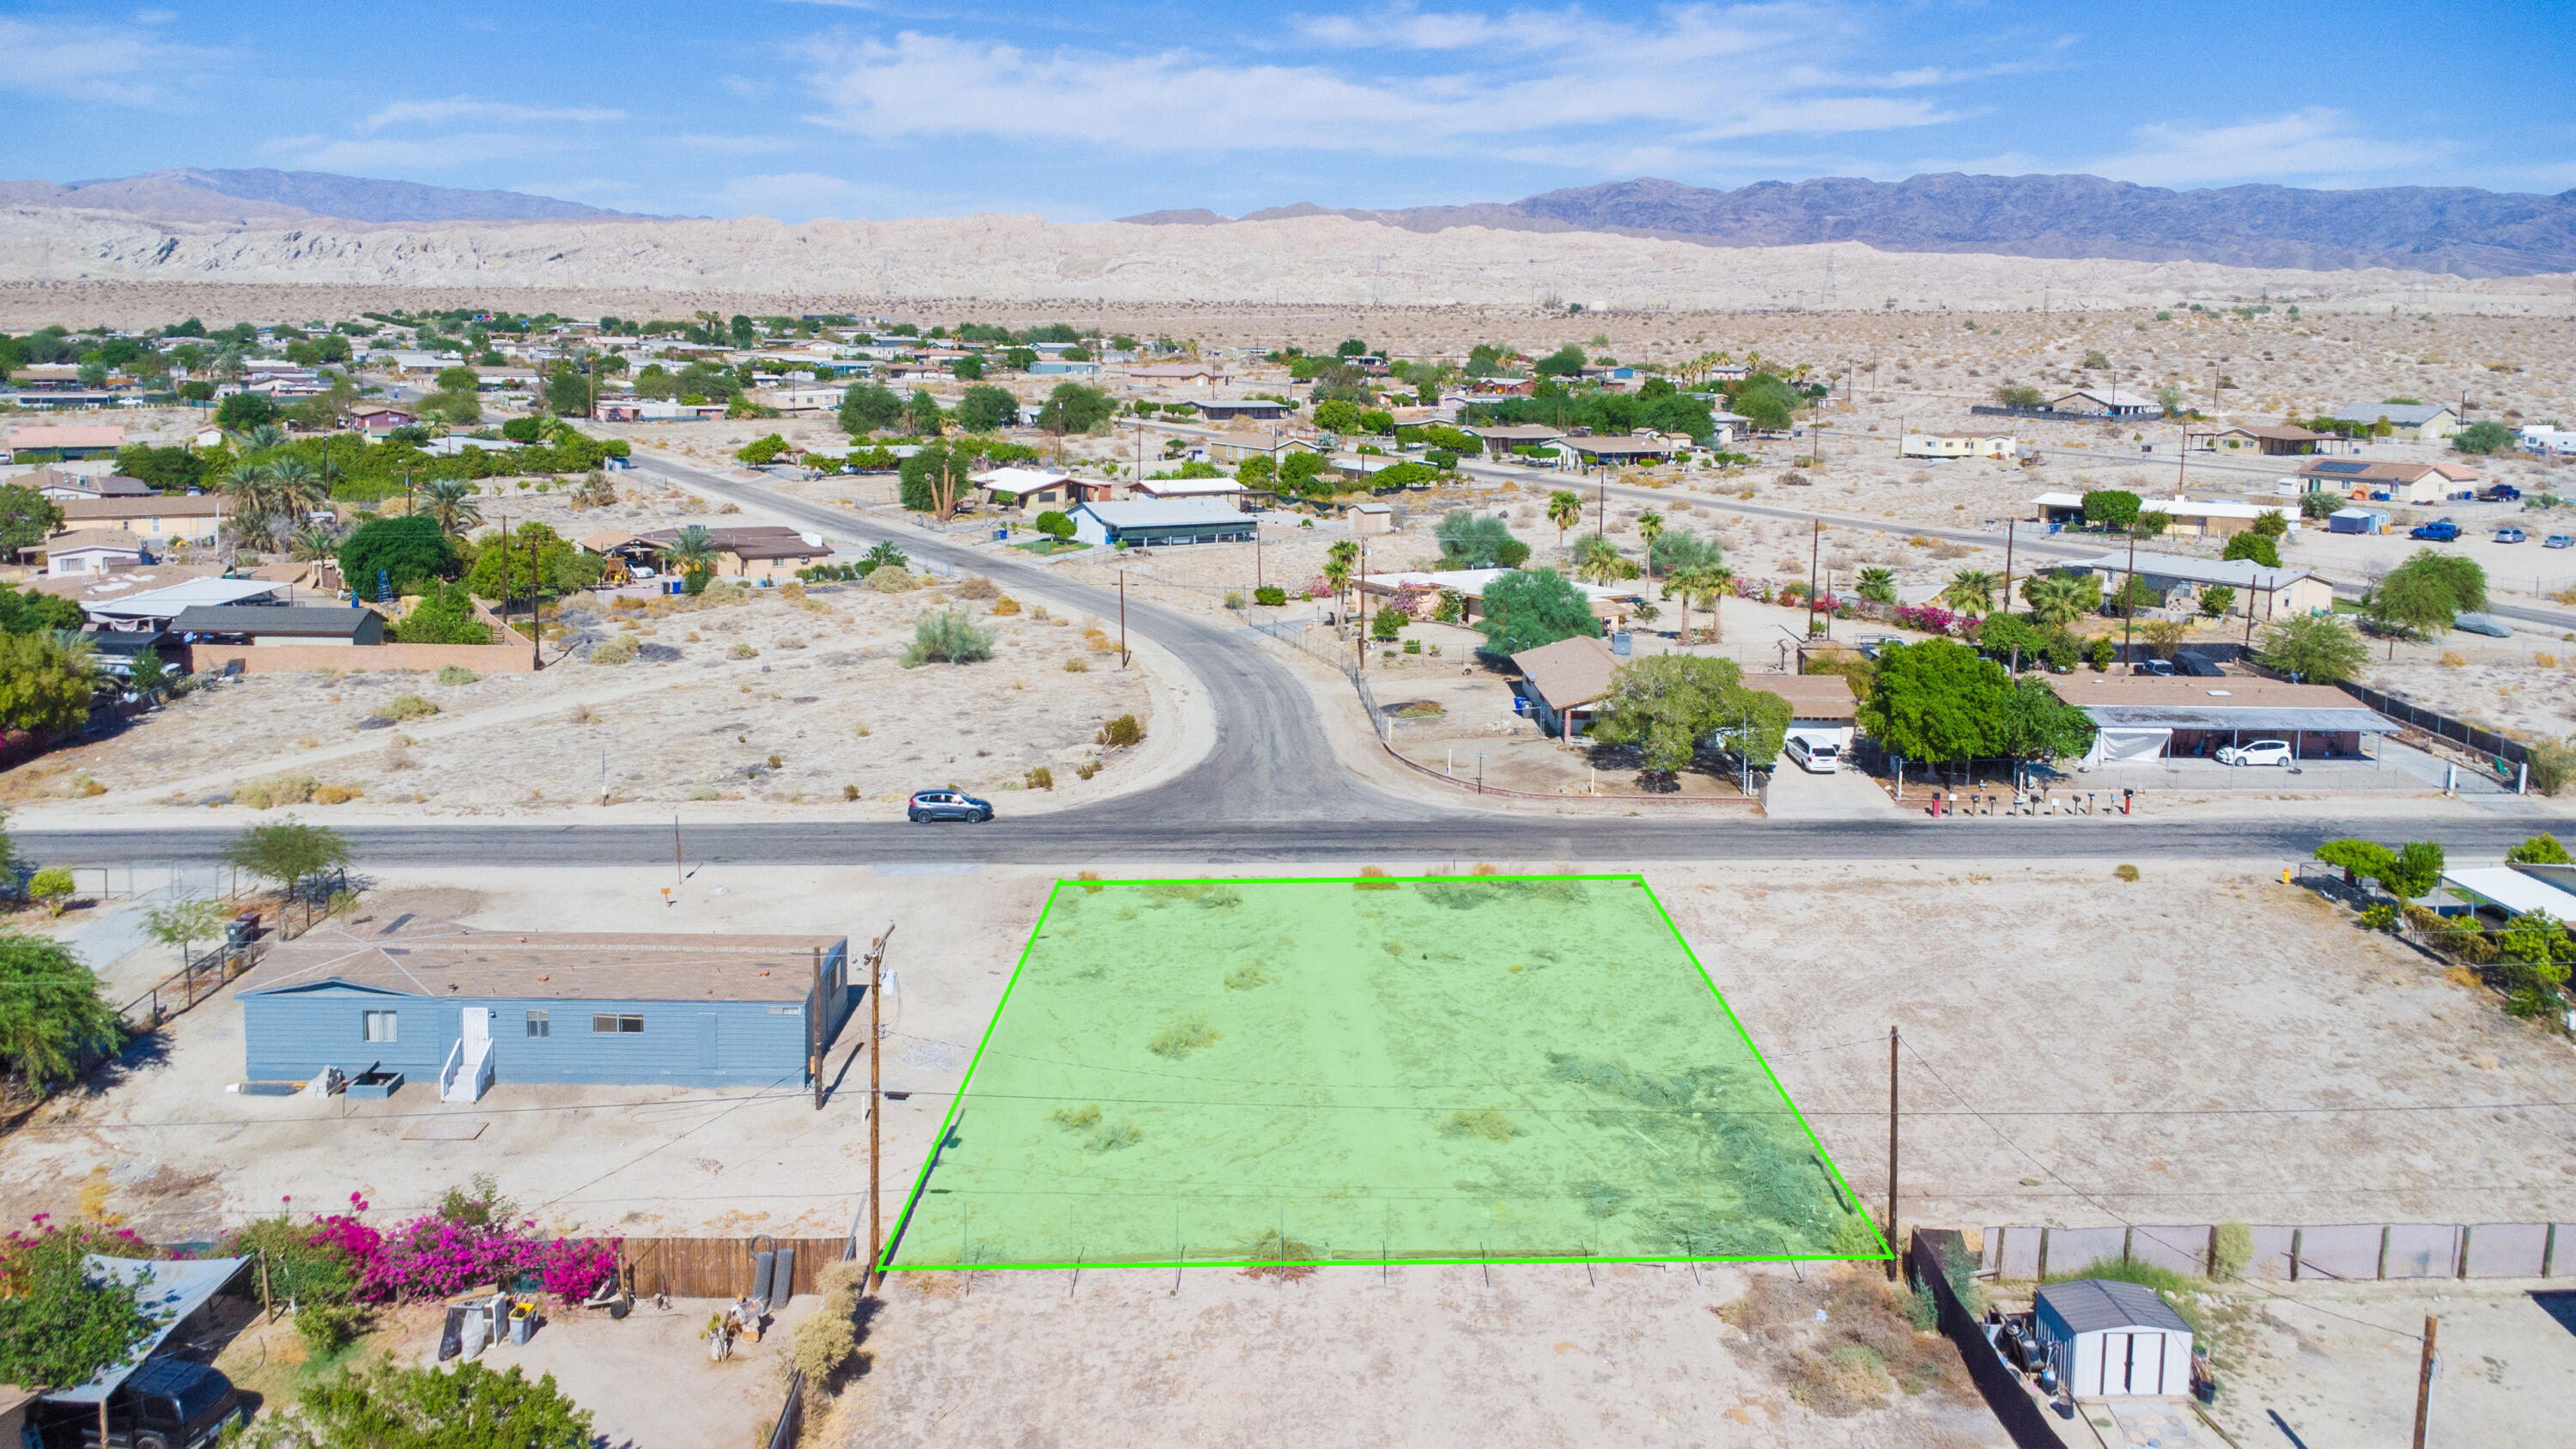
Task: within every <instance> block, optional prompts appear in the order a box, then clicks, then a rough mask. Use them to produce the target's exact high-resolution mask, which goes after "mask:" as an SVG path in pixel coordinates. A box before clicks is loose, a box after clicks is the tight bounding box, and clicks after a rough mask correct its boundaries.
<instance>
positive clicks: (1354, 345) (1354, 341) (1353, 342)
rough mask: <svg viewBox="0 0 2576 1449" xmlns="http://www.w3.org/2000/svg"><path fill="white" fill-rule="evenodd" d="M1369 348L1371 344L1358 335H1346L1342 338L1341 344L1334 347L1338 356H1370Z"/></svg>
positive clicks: (1334, 353)
mask: <svg viewBox="0 0 2576 1449" xmlns="http://www.w3.org/2000/svg"><path fill="white" fill-rule="evenodd" d="M1368 350H1369V345H1368V344H1367V343H1365V342H1362V341H1361V340H1360V339H1358V338H1356V337H1346V338H1344V339H1342V345H1341V346H1339V347H1336V348H1334V349H1333V355H1334V356H1336V357H1366V356H1368Z"/></svg>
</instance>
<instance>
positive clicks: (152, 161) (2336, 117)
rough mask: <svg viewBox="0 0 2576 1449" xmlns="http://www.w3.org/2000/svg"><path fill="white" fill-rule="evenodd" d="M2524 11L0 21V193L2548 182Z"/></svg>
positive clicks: (2376, 4)
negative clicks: (1995, 180) (307, 182)
mask: <svg viewBox="0 0 2576 1449" xmlns="http://www.w3.org/2000/svg"><path fill="white" fill-rule="evenodd" d="M2571 59H2576V25H2571V24H2570V23H2569V22H2568V16H2567V12H2566V10H2565V8H2564V0H2561V3H2560V4H2556V5H2544V4H2518V3H2494V4H2483V5H2439V4H2433V5H2427V4H2413V5H2399V4H2392V3H2380V0H2357V3H2346V4H2337V5H2331V6H2329V5H2263V4H2247V3H2244V0H2236V3H2228V4H2220V3H2208V0H2184V3H2173V4H2163V5H2151V6H2138V5H2126V6H2109V7H2085V6H2064V5H2047V6H2042V5H2033V4H2005V3H1991V4H1957V3H1915V4H1839V3H1811V4H1810V3H1791V4H1770V5H1734V6H1729V5H1614V4H1586V5H1549V4H1542V5H1532V6H1529V7H1527V8H1518V9H1506V8H1462V7H1455V6H1453V5H1450V4H1446V3H1429V4H1402V3H1398V4H1391V5H1380V6H1372V7H1366V8H1354V7H1350V6H1347V5H1345V6H1338V7H1337V6H1334V5H1330V4H1314V5H1301V4H1300V3H1299V0H1288V3H1287V4H1285V5H1282V6H1277V7H1273V6H1268V5H1263V6H1239V5H1230V4H1223V3H1188V4H1184V3H1178V0H1146V3H1132V4H1105V3H1104V4H1087V5H1066V4H1061V3H1055V4H1017V3H1005V4H969V5H959V6H931V5H925V4H915V3H911V0H714V3H709V0H698V3H693V4H669V3H661V0H629V3H623V4H618V5H614V6H607V5H569V4H561V3H545V0H515V3H508V4H503V3H495V0H435V3H427V4H424V3H420V0H409V3H403V4H378V3H372V0H341V3H335V4H313V3H298V0H259V3H238V4H222V5H213V4H209V5H181V6H177V7H169V8H147V9H137V10H117V9H113V8H110V7H103V6H100V5H96V4H81V5H73V4H57V3H51V0H8V3H7V4H6V5H5V6H0V90H5V91H6V92H8V95H7V97H6V102H7V107H8V120H7V123H6V125H7V131H8V133H9V145H8V150H9V152H10V157H11V159H10V160H9V161H8V162H6V163H0V170H5V171H7V173H8V174H9V175H12V176H18V177H26V176H40V177H43V178H45V179H49V180H56V181H68V180H75V179H87V178H94V177H105V176H122V175H128V174H132V173H134V172H139V171H148V170H152V169H155V168H158V167H163V166H209V167H247V166H275V167H281V168H286V169H303V170H316V171H338V172H345V173H349V174H354V175H363V176H382V177H395V178H401V179H406V180H413V181H423V182H429V183H433V184H437V185H445V186H472V187H504V188H510V189H516V190H524V191H535V192H542V193H545V194H548V195H554V196H562V197H569V198H572V199H575V200H580V201H586V202H590V203H592V204H594V205H600V206H609V207H616V208H619V209H621V210H631V211H650V212H662V213H679V214H690V215H709V216H739V215H745V214H750V213H755V212H756V213H760V214H763V215H768V216H773V217H778V218H780V219H783V220H789V221H802V220H806V219H809V218H812V217H816V216H842V217H878V218H883V217H896V216H917V215H965V214H970V213H973V212H979V211H1001V212H1035V213H1039V214H1041V215H1044V216H1047V217H1049V218H1051V219H1054V220H1059V221H1085V220H1096V219H1099V218H1104V217H1114V216H1121V215H1126V214H1129V213H1132V212H1138V211H1145V210H1152V209H1156V208H1162V207H1173V208H1181V207H1193V206H1204V207H1208V208H1210V209H1212V210H1216V211H1220V212H1225V213H1227V214H1239V213H1241V212H1244V211H1247V210H1251V209H1253V208H1256V207H1262V206H1272V205H1282V204H1286V203H1288V202H1293V201H1316V202H1320V203H1323V204H1325V205H1328V206H1410V205H1423V204H1437V203H1449V202H1469V201H1509V200H1514V199H1517V198H1519V197H1522V196H1526V195H1529V194H1531V193H1534V192H1539V191H1545V190H1550V189H1553V188H1556V187H1561V186H1581V185H1587V184H1590V183H1593V182H1597V181H1609V180H1618V179H1624V178H1627V177H1631V176H1638V175H1654V176H1663V177H1668V178H1671V179H1673V180H1677V181H1686V182H1692V183H1696V184H1700V185H1707V186H1739V185H1742V184H1744V183H1746V182H1750V181H1760V180H1798V179H1803V178H1805V177H1810V176H1867V177H1875V178H1879V179H1882V180H1895V179H1900V178H1903V177H1906V176H1910V175H1914V174H1917V173H1920V172H1927V171H1970V172H1985V173H1997V174H2018V173H2023V172H2032V171H2083V172H2091V173H2094V174H2097V175H2103V176H2111V177H2116V178H2119V179H2123V180H2129V181H2137V182H2141V183H2146V184H2151V185H2160V186H2176V187H2196V186H2225V185H2233V184H2237V183H2241V182H2280V183H2285V184H2289V185H2299V186H2328V187H2345V186H2381V185H2469V186H2484V187H2489V188H2492V189H2497V190H2510V191H2544V192H2557V191H2563V190H2566V189H2569V188H2571V187H2576V101H2571V99H2570V95H2571V89H2570V87H2569V86H2568V84H2567V77H2568V75H2569V74H2570V61H2571Z"/></svg>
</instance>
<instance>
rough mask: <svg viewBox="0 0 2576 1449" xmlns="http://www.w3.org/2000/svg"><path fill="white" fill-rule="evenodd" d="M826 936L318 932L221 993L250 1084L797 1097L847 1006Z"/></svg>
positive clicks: (839, 953) (849, 999)
mask: <svg viewBox="0 0 2576 1449" xmlns="http://www.w3.org/2000/svg"><path fill="white" fill-rule="evenodd" d="M848 971H849V942H848V940H847V938H845V937H838V936H826V935H816V936H750V935H744V936H733V935H724V936H718V935H686V936H683V935H658V934H653V933H649V932H578V933H576V932H534V931H532V932H515V931H485V930H477V929H474V928H471V927H467V926H460V925H456V924H454V923H452V922H444V921H414V920H412V919H410V918H409V917H404V918H401V919H398V920H396V921H394V922H392V923H391V924H389V925H385V926H375V925H373V924H372V923H370V924H367V925H340V924H325V925H322V926H319V927H316V928H315V929H314V930H312V931H309V932H307V933H306V934H304V935H302V936H299V937H297V938H296V939H295V940H293V941H284V942H280V943H278V944H276V945H275V946H273V947H271V948H270V950H269V952H268V954H267V955H265V956H263V957H262V958H261V959H260V961H259V964H258V965H256V966H254V967H252V968H251V970H250V972H249V973H248V974H246V975H244V976H243V977H242V978H241V981H240V983H239V985H238V986H237V988H236V991H237V993H238V994H239V996H240V999H241V1010H242V1055H243V1058H244V1063H243V1064H244V1066H245V1067H246V1068H247V1069H248V1072H249V1075H250V1077H251V1078H252V1079H253V1080H258V1081H281V1080H282V1081H309V1080H311V1079H313V1078H315V1077H318V1076H320V1075H321V1074H322V1073H323V1072H324V1070H325V1069H337V1070H339V1071H341V1072H343V1073H346V1074H348V1075H352V1076H354V1075H356V1074H357V1073H359V1072H362V1071H365V1070H366V1069H368V1068H370V1067H374V1068H376V1069H378V1070H381V1071H386V1072H399V1073H401V1074H402V1076H403V1078H404V1083H405V1085H413V1084H417V1087H418V1090H420V1091H421V1092H422V1093H423V1095H427V1094H429V1093H432V1092H435V1093H437V1094H438V1095H440V1096H441V1097H442V1098H444V1099H447V1100H462V1101H471V1100H473V1099H474V1098H476V1097H478V1096H480V1095H481V1094H482V1092H483V1091H484V1090H486V1089H488V1088H490V1087H491V1086H493V1085H495V1084H502V1085H514V1084H521V1083H570V1084H583V1085H604V1086H643V1085H669V1086H683V1087H778V1086H785V1087H788V1088H791V1089H793V1088H797V1087H802V1086H804V1085H806V1084H808V1083H810V1082H811V1081H812V1074H813V1071H814V1069H815V1067H816V1065H817V1064H818V1063H819V1062H820V1061H821V1059H822V1056H823V1053H824V1051H825V1050H826V1049H827V1048H828V1047H829V1046H830V1045H831V1042H832V1038H833V1036H834V1035H835V1034H836V1033H837V1032H838V1031H839V1030H840V1027H841V1024H842V1022H843V1021H844V1020H846V1019H847V1017H848V1015H849V1010H850V1007H851V1005H852V1003H853V999H854V998H855V996H856V994H857V993H856V992H855V991H854V990H853V989H852V988H851V985H850V982H849V979H848Z"/></svg>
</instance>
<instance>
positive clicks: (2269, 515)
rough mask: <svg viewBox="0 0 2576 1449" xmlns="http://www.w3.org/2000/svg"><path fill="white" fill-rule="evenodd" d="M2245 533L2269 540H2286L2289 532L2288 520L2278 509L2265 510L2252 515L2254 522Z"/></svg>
mask: <svg viewBox="0 0 2576 1449" xmlns="http://www.w3.org/2000/svg"><path fill="white" fill-rule="evenodd" d="M2245 531H2246V532H2248V533H2259V534H2261V535H2263V536H2264V537H2265V538H2270V539H2280V538H2286V537H2288V536H2289V532H2290V520H2289V518H2288V517H2287V516H2285V515H2284V514H2283V513H2282V512H2281V510H2280V509H2277V508H2266V509H2264V510H2263V511H2262V512H2260V513H2257V514H2255V515H2254V522H2253V523H2252V524H2251V525H2249V526H2248V527H2247V528H2246V530H2245Z"/></svg>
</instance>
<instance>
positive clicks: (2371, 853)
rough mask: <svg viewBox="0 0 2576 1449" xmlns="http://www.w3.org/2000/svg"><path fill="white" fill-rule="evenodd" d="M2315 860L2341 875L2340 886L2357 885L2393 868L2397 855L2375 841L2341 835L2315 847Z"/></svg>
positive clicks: (2374, 878) (2375, 878)
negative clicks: (2331, 867) (2339, 872)
mask: <svg viewBox="0 0 2576 1449" xmlns="http://www.w3.org/2000/svg"><path fill="white" fill-rule="evenodd" d="M2317 859H2318V860H2320V861H2322V862H2324V863H2325V864H2327V865H2330V866H2333V867H2334V868H2336V869H2337V870H2340V871H2342V872H2343V883H2344V884H2345V885H2348V886H2357V885H2360V884H2361V883H2362V882H2363V881H2364V880H2377V879H2378V878H2379V877H2381V876H2383V875H2386V874H2388V872H2389V871H2391V870H2393V869H2395V868H2396V865H2397V852H2395V851H2393V850H2390V849H2389V848H2388V847H2387V846H2384V845H2382V844H2380V843H2379V842H2377V841H2375V840H2363V839H2361V838H2359V837H2357V836H2350V835H2347V836H2344V837H2342V838H2340V839H2336V840H2329V841H2327V842H2326V843H2325V844H2323V845H2320V846H2318V847H2317Z"/></svg>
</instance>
